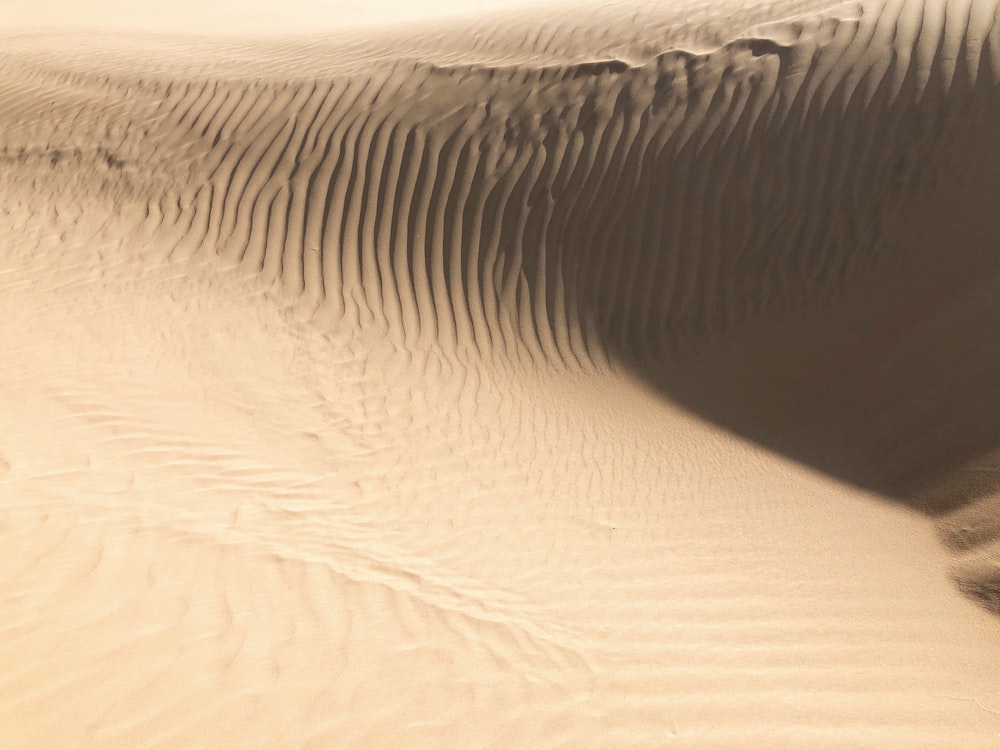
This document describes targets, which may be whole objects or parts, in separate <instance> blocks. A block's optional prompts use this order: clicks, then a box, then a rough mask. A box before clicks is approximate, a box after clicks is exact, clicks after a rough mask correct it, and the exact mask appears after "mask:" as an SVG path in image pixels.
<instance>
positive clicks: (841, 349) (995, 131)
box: [606, 55, 1000, 516]
mask: <svg viewBox="0 0 1000 750" xmlns="http://www.w3.org/2000/svg"><path fill="white" fill-rule="evenodd" d="M988 63H989V61H988V60H986V56H985V55H984V58H983V61H982V64H981V68H980V72H979V76H978V78H977V79H976V80H973V79H972V77H971V76H970V75H969V74H968V72H967V71H965V72H963V70H962V69H961V66H959V70H958V72H957V73H956V74H955V77H954V79H953V80H951V81H947V76H946V75H945V74H944V73H943V72H942V71H940V70H937V69H936V70H934V71H932V75H931V80H930V83H929V84H928V88H927V89H925V90H924V91H923V92H922V93H919V92H918V91H917V89H916V87H915V84H914V80H913V74H912V72H911V73H910V74H908V77H907V78H906V80H905V81H904V83H903V85H902V87H901V89H900V92H899V94H898V96H897V98H896V100H895V102H894V103H891V104H886V103H884V102H886V101H891V98H890V97H885V98H884V99H880V96H881V94H882V93H883V92H882V91H879V90H877V91H875V93H874V94H873V95H872V96H871V98H870V100H865V99H864V97H863V94H861V93H857V92H858V91H863V90H864V86H863V85H861V86H858V87H857V89H856V91H855V93H854V94H851V95H849V96H848V97H847V103H846V105H845V106H844V109H843V110H842V112H841V113H840V114H841V116H840V117H836V116H835V114H836V113H835V112H834V108H833V107H831V108H828V109H827V110H826V111H813V110H808V109H805V108H804V109H803V110H802V113H801V118H797V117H796V116H795V115H796V112H795V110H794V109H793V110H792V111H791V114H790V115H789V117H788V118H787V120H786V124H785V125H784V126H782V127H775V128H772V129H770V130H766V129H765V130H764V131H762V132H761V133H760V134H758V135H756V136H755V137H757V138H758V141H757V142H753V141H749V142H748V143H749V145H748V146H747V150H746V153H751V152H752V149H756V150H757V151H758V152H759V153H760V154H763V155H764V156H763V157H761V158H760V161H759V163H758V164H757V165H756V166H747V167H746V168H745V170H743V171H741V169H742V167H741V162H740V161H739V158H738V156H737V157H734V158H733V160H732V161H733V163H734V164H735V165H736V166H735V167H734V168H733V171H732V172H731V181H730V182H729V183H728V184H726V185H720V186H719V188H718V189H719V191H720V193H721V195H720V196H718V197H717V198H716V199H717V200H719V201H721V203H722V205H723V206H724V207H725V206H726V205H729V204H733V203H737V204H738V203H740V201H744V202H745V197H744V196H745V195H746V194H748V193H749V192H750V191H752V190H753V189H754V180H755V179H757V178H758V177H759V176H760V175H755V173H754V172H753V169H755V168H759V167H767V168H770V169H771V170H772V171H773V172H774V173H776V174H774V173H772V174H770V175H764V176H763V178H762V181H766V180H771V184H773V183H774V182H775V181H778V182H779V183H780V182H781V181H783V180H787V182H788V183H789V184H791V185H792V186H793V190H794V189H796V187H798V186H805V188H802V189H810V190H812V189H813V188H814V185H813V184H811V182H810V181H813V182H814V183H816V184H819V183H823V182H824V181H826V182H827V183H828V184H826V185H819V187H815V190H816V191H817V192H816V197H815V198H809V199H808V200H811V201H812V203H811V204H810V203H808V202H807V203H806V204H805V205H807V206H809V207H810V212H809V213H808V214H807V215H806V216H805V218H804V220H803V224H804V226H803V227H800V228H798V229H797V230H796V229H795V228H794V227H792V228H791V229H789V228H788V226H787V225H788V223H789V222H788V221H787V220H786V217H784V216H781V215H780V212H781V208H782V207H781V205H780V203H777V202H776V204H775V206H773V207H772V206H763V207H762V208H761V209H760V210H759V211H758V212H757V213H756V214H754V213H750V214H748V215H749V216H750V219H749V221H750V222H751V223H755V222H758V223H760V224H761V226H762V227H763V228H761V229H759V231H758V228H757V227H750V228H746V227H739V228H737V229H732V228H730V227H728V226H727V225H726V224H725V223H722V224H721V225H720V226H721V228H719V229H717V230H715V231H717V233H718V234H719V236H720V237H721V240H722V242H723V245H724V244H725V242H726V239H727V234H726V233H727V231H732V233H733V236H734V237H735V236H737V235H738V234H739V233H740V232H742V234H740V235H739V236H743V237H755V236H756V237H765V238H767V239H769V240H770V241H771V242H772V243H773V245H772V246H770V247H767V246H765V248H764V250H763V252H764V254H765V255H768V254H769V255H771V256H773V257H775V258H777V259H779V260H777V261H776V262H775V265H780V264H782V263H784V264H785V265H786V266H787V268H786V269H785V270H787V271H788V274H787V276H789V277H792V278H796V279H804V281H803V282H802V287H801V288H800V289H798V290H797V291H796V290H793V292H792V293H789V294H788V295H787V299H788V300H790V302H789V304H787V305H785V309H781V308H780V306H777V307H774V308H773V309H770V310H768V309H763V311H762V312H761V314H759V315H751V316H748V317H747V318H746V319H745V320H744V321H739V322H737V323H736V324H730V323H728V322H727V323H724V324H719V325H716V322H717V321H718V320H721V319H722V318H723V317H724V316H722V315H719V316H715V315H713V311H712V310H711V307H710V305H706V307H705V308H704V309H705V310H707V312H705V313H704V314H702V315H701V316H700V317H697V318H695V319H692V320H691V321H686V320H684V319H683V318H680V317H678V318H676V320H675V322H674V323H673V324H672V326H673V328H672V330H671V332H670V336H669V337H666V338H663V337H661V339H660V340H659V341H657V342H656V343H655V344H654V345H650V344H649V339H648V338H645V337H644V336H645V334H646V333H647V331H646V330H642V329H635V328H632V329H631V331H630V335H626V336H624V337H622V336H616V335H615V333H614V330H616V329H617V330H621V329H622V327H623V326H622V324H621V322H620V320H616V321H615V322H614V324H613V325H612V326H609V327H608V328H607V329H606V330H608V333H607V337H606V340H607V341H608V342H609V344H610V345H609V349H610V351H611V354H612V356H613V357H614V358H616V359H618V360H619V361H621V362H623V363H624V364H625V365H626V367H628V368H629V369H631V370H632V371H634V372H637V373H639V374H640V375H641V376H642V377H643V378H644V379H645V380H647V381H648V382H649V383H650V384H652V385H653V386H654V387H655V388H656V389H657V390H658V391H659V392H661V393H662V394H663V395H664V396H665V397H667V398H669V399H671V400H672V401H675V402H677V403H680V404H682V405H683V406H685V407H686V408H688V409H690V410H691V411H692V412H694V413H696V414H697V415H699V416H701V417H703V418H706V419H708V420H710V421H712V422H714V423H716V424H718V425H720V426H722V427H724V428H727V429H729V430H731V431H732V432H734V433H737V434H739V435H742V436H744V437H746V438H749V439H751V440H753V441H755V442H757V443H759V444H761V445H762V446H765V447H766V448H769V449H772V450H774V451H777V452H780V453H782V454H784V455H786V456H788V457H790V458H792V459H794V460H796V461H799V462H801V463H803V464H806V465H808V466H810V467H813V468H816V469H818V470H821V471H823V472H825V473H827V474H829V475H831V476H833V477H836V478H838V479H840V480H843V481H846V482H848V483H851V484H853V485H856V486H859V487H862V488H865V489H868V490H873V491H876V492H878V493H880V494H882V495H885V496H887V497H890V498H893V499H895V500H896V501H898V502H900V503H903V504H905V505H907V506H909V507H911V508H914V509H916V510H918V511H920V512H923V513H927V514H930V515H933V516H942V515H944V514H948V513H951V512H954V511H955V510H957V509H960V508H962V507H963V506H966V505H968V504H971V503H976V502H977V501H979V500H980V499H982V498H985V497H988V496H990V495H993V494H995V493H997V492H1000V472H990V471H985V470H977V471H972V472H971V473H970V471H969V469H968V467H969V465H970V464H973V463H975V462H977V461H981V460H982V459H983V457H984V456H988V455H990V454H994V453H996V452H997V451H998V450H1000V140H998V137H1000V102H998V100H1000V91H998V89H997V87H996V84H994V83H993V78H992V74H991V72H990V71H989V69H988ZM936 76H940V77H936ZM888 78H889V76H886V79H888ZM885 85H889V84H887V83H883V86H885ZM949 87H950V88H949ZM834 98H835V97H834ZM879 102H883V103H881V104H879ZM907 102H909V103H907ZM803 106H805V105H803ZM831 112H834V114H831ZM824 118H827V120H824ZM918 119H920V120H921V121H922V122H923V123H924V125H919V127H918V125H916V124H914V123H916V121H917V120H918ZM879 121H882V122H883V123H884V128H883V129H882V130H881V131H880V130H879V129H878V128H876V127H875V126H873V122H879ZM894 128H895V130H894ZM810 129H813V132H814V133H815V137H814V139H813V141H811V142H810V141H807V140H805V139H803V140H801V142H799V143H797V142H796V138H797V137H798V136H797V135H796V134H797V133H800V132H802V131H803V130H810ZM866 129H867V130H868V131H870V132H866ZM907 139H909V140H907ZM859 142H865V143H866V145H865V146H864V148H859V147H856V146H855V144H857V143H859ZM824 144H832V145H826V146H825V145H824ZM841 144H848V145H849V146H851V147H847V146H845V147H844V148H843V149H842V151H840V152H838V151H837V149H838V148H840V146H841ZM799 146H801V148H802V150H801V151H800V152H796V151H795V149H796V148H797V147H799ZM715 148H717V149H718V153H722V154H724V153H725V150H726V149H727V148H734V146H733V144H732V139H730V141H729V142H720V143H719V144H711V143H709V144H703V146H702V153H703V154H704V153H713V149H715ZM824 148H826V149H827V150H826V152H825V153H817V152H819V151H821V150H822V149H824ZM809 149H813V151H810V150H809ZM718 153H717V155H716V157H714V158H717V159H719V160H722V159H723V158H724V156H719V155H718ZM831 154H832V155H833V156H834V160H833V161H832V162H829V161H827V162H824V159H829V158H830V156H831ZM684 158H685V155H684V154H681V155H680V156H679V157H677V159H678V160H683V159H684ZM691 158H692V160H694V159H695V158H696V157H695V156H692V157H691ZM837 158H839V159H841V160H843V161H837ZM796 159H798V160H800V161H801V163H797V162H796V161H795V160H796ZM879 162H885V163H886V164H887V166H885V167H884V169H882V168H881V167H880V168H879V169H880V170H881V171H877V170H876V168H875V167H874V166H872V165H873V164H876V163H879ZM914 162H917V163H914ZM823 170H833V171H834V172H838V174H837V175H834V176H831V175H829V174H827V173H824V172H823ZM834 177H836V178H837V179H834ZM880 180H881V182H879V181H880ZM880 185H881V186H882V189H883V190H885V191H887V192H888V193H891V195H881V194H880V193H879V191H878V188H879V186H880ZM868 188H871V193H870V194H868V195H863V194H858V195H847V194H844V193H843V192H839V193H838V190H839V191H843V190H845V189H846V190H858V191H863V190H865V189H868ZM762 189H763V190H764V191H765V192H767V191H768V187H767V186H764V187H763V188H762ZM768 194H769V195H775V194H776V193H775V191H774V190H773V189H771V190H770V192H769V193H768ZM778 195H780V193H778ZM869 204H870V205H876V204H877V205H884V206H885V207H887V208H886V209H885V213H884V214H883V215H879V216H876V217H875V218H874V219H872V221H871V222H870V226H871V227H872V231H871V233H870V234H864V233H863V231H857V232H854V231H853V229H854V228H855V227H858V226H860V227H861V230H864V229H865V226H862V225H860V224H859V223H858V222H857V221H855V220H854V214H853V213H851V212H852V211H855V210H856V208H857V207H858V206H862V207H863V208H864V210H867V209H868V208H869ZM789 205H792V203H791V199H789ZM796 205H799V206H801V205H803V203H802V202H800V203H799V204H796ZM724 211H725V209H724V208H723V209H721V210H720V212H719V213H720V215H721V218H722V219H723V220H725V219H726V216H725V213H724ZM768 222H771V223H772V224H773V225H774V226H776V227H781V229H782V232H783V233H781V232H772V233H770V234H768V233H767V231H766V225H767V223H768ZM817 227H819V229H820V230H821V231H817ZM786 230H787V231H786ZM831 238H832V239H831ZM823 242H829V243H830V247H831V248H832V250H831V249H830V248H825V250H824V251H825V252H827V254H828V255H829V254H830V253H831V252H832V253H833V254H834V255H836V254H838V253H839V254H840V255H842V256H850V255H851V254H854V255H855V256H863V257H870V258H871V261H870V262H868V261H867V260H866V261H865V263H867V265H866V266H864V264H862V266H863V267H861V268H860V270H858V271H856V272H853V273H851V272H848V271H846V270H844V271H843V272H842V273H838V272H834V273H832V274H831V273H830V271H829V267H828V268H827V269H826V270H823V271H822V272H817V273H815V274H813V276H812V278H809V274H803V273H798V272H797V271H798V270H799V269H796V268H795V263H796V258H798V257H801V256H805V257H808V256H809V253H810V252H811V251H813V249H814V248H813V247H811V246H810V244H809V243H812V244H813V245H816V244H817V243H823ZM734 245H735V243H734ZM734 255H736V256H739V253H734ZM744 258H745V253H744ZM700 262H702V263H704V261H700ZM721 262H722V263H726V262H727V260H726V256H725V255H723V260H722V261H721ZM845 267H846V264H845ZM747 268H751V266H750V265H747ZM772 270H773V269H772ZM729 272H730V273H731V274H732V275H733V277H734V278H738V279H740V278H746V277H747V276H748V274H747V273H746V271H745V269H743V268H739V267H738V265H736V266H734V268H732V269H730V271H729ZM768 272H769V271H762V272H761V274H760V277H759V278H760V279H762V280H763V282H762V283H761V289H764V288H765V287H766V286H767V285H770V286H771V287H772V288H773V287H780V286H781V284H782V283H783V280H782V279H781V278H778V277H777V275H775V277H774V278H770V277H768V276H767V273H768ZM720 273H721V274H722V279H723V280H722V282H721V283H717V285H716V288H717V289H719V288H721V289H723V290H725V289H735V288H737V287H736V285H735V282H734V283H729V284H728V285H727V282H726V279H725V276H724V274H725V273H726V269H723V270H722V271H721V272H720ZM741 274H742V276H741ZM750 275H751V276H752V274H750ZM692 278H697V277H692ZM764 282H766V283H764ZM810 285H811V286H810ZM831 289H832V290H833V292H832V293H831V292H830V290H831ZM813 290H815V293H814V292H813ZM699 291H701V290H699ZM753 294H754V290H753V289H752V288H750V289H749V292H748V295H749V296H750V297H752V296H753ZM761 294H762V295H763V294H764V292H763V291H762V292H761ZM740 304H745V302H744V301H743V300H741V301H740ZM763 307H765V306H762V308H763ZM616 314H618V315H619V316H620V318H624V319H625V320H628V319H630V316H631V317H635V311H632V310H625V311H624V312H618V311H616ZM624 328H625V330H629V326H628V324H627V323H626V324H625V326H624ZM630 336H631V338H630ZM677 341H681V342H684V341H690V342H695V343H694V344H692V345H691V346H690V347H688V349H687V350H686V351H685V348H684V346H680V347H676V346H673V344H671V343H669V342H677ZM998 465H1000V464H998Z"/></svg>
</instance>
